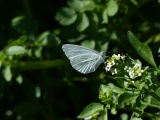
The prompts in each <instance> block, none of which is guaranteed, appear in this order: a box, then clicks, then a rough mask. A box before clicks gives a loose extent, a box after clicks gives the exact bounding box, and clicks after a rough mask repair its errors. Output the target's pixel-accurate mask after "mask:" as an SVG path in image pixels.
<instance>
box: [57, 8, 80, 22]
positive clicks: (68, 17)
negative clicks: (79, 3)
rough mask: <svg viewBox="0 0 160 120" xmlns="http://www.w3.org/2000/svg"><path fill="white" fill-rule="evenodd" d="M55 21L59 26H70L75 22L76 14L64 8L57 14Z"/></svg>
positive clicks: (72, 10)
mask: <svg viewBox="0 0 160 120" xmlns="http://www.w3.org/2000/svg"><path fill="white" fill-rule="evenodd" d="M55 19H56V20H57V21H58V22H59V23H60V24H61V25H71V24H73V23H74V22H75V21H76V19H77V14H76V12H75V10H74V9H72V8H69V7H64V8H61V9H60V10H59V11H58V12H57V14H56V16H55Z"/></svg>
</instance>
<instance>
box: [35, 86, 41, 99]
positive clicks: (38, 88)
mask: <svg viewBox="0 0 160 120" xmlns="http://www.w3.org/2000/svg"><path fill="white" fill-rule="evenodd" d="M35 96H36V98H40V97H41V89H40V87H36V89H35Z"/></svg>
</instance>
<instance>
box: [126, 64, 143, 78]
mask: <svg viewBox="0 0 160 120" xmlns="http://www.w3.org/2000/svg"><path fill="white" fill-rule="evenodd" d="M124 70H125V71H126V72H127V73H128V74H129V77H130V78H134V77H137V76H141V75H142V73H143V72H144V70H141V64H140V63H136V64H135V65H134V66H133V67H129V66H125V68H124Z"/></svg>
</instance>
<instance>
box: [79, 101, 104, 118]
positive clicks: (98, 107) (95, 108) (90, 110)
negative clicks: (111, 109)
mask: <svg viewBox="0 0 160 120" xmlns="http://www.w3.org/2000/svg"><path fill="white" fill-rule="evenodd" d="M103 107H104V106H103V105H102V104H100V103H91V104H89V105H88V106H87V107H85V108H84V110H83V111H82V112H81V114H80V115H78V116H77V118H79V119H80V118H86V117H89V116H92V115H93V114H94V113H96V112H100V111H102V110H103Z"/></svg>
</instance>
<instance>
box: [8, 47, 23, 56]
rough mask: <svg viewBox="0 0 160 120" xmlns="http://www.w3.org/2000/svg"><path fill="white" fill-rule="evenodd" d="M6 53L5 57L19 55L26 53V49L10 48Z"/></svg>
mask: <svg viewBox="0 0 160 120" xmlns="http://www.w3.org/2000/svg"><path fill="white" fill-rule="evenodd" d="M6 53H7V55H19V54H24V53H26V49H25V48H24V47H23V46H10V47H9V48H8V49H7V50H6Z"/></svg>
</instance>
